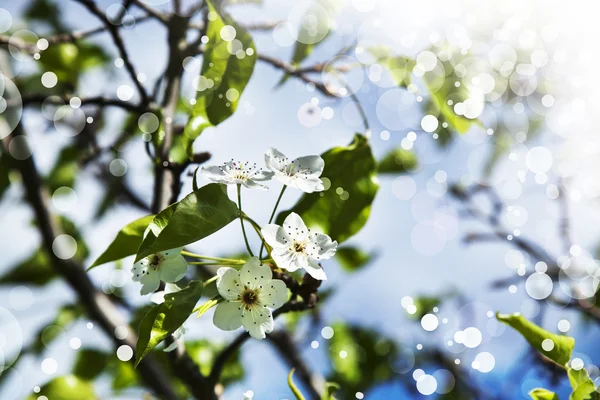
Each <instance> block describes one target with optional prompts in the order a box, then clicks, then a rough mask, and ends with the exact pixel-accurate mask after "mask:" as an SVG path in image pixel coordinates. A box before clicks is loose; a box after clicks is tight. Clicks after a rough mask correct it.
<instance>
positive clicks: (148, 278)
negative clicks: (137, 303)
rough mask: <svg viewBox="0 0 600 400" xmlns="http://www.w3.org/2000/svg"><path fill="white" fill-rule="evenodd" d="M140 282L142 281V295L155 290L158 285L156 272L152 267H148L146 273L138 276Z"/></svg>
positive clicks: (158, 280)
mask: <svg viewBox="0 0 600 400" xmlns="http://www.w3.org/2000/svg"><path fill="white" fill-rule="evenodd" d="M140 282H141V283H142V289H141V290H140V293H141V294H142V296H143V295H146V294H148V293H153V292H155V291H156V290H158V286H159V285H160V278H159V276H158V272H157V271H156V270H155V269H153V268H148V269H147V270H146V273H145V274H143V275H142V277H141V278H140Z"/></svg>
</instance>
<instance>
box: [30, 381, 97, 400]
mask: <svg viewBox="0 0 600 400" xmlns="http://www.w3.org/2000/svg"><path fill="white" fill-rule="evenodd" d="M40 396H46V397H47V398H48V399H52V400H82V399H86V400H94V399H97V398H98V397H96V394H95V393H94V386H93V385H92V383H91V382H89V381H86V380H83V379H80V378H78V377H76V376H74V375H67V376H59V377H58V378H54V379H53V380H51V381H50V382H48V383H46V384H45V385H44V386H42V387H41V390H40V392H39V393H32V394H31V395H29V397H27V400H37V399H39V398H40Z"/></svg>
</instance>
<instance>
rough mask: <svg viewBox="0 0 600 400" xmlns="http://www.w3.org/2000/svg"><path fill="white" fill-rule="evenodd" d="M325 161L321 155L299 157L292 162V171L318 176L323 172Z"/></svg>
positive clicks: (293, 172) (300, 175)
mask: <svg viewBox="0 0 600 400" xmlns="http://www.w3.org/2000/svg"><path fill="white" fill-rule="evenodd" d="M323 168H325V161H323V159H322V158H321V156H306V157H298V158H296V159H295V160H294V161H292V163H291V172H292V174H293V175H299V177H303V176H314V177H316V178H318V177H319V176H321V174H322V173H323Z"/></svg>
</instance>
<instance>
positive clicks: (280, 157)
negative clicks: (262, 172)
mask: <svg viewBox="0 0 600 400" xmlns="http://www.w3.org/2000/svg"><path fill="white" fill-rule="evenodd" d="M265 165H266V166H267V168H269V169H270V170H271V171H277V172H281V173H285V171H286V169H287V167H288V165H289V161H288V158H287V157H286V156H285V154H283V153H282V152H280V151H279V150H277V149H276V148H273V147H269V148H268V149H267V151H266V152H265Z"/></svg>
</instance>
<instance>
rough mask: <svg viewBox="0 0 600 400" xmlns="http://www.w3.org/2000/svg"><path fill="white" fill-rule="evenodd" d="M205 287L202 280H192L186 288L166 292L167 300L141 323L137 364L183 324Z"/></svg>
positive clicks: (149, 313) (136, 351) (151, 311)
mask: <svg viewBox="0 0 600 400" xmlns="http://www.w3.org/2000/svg"><path fill="white" fill-rule="evenodd" d="M203 287H204V284H203V283H202V282H200V281H192V282H190V284H189V285H188V286H187V287H186V288H185V289H182V290H180V291H178V292H173V293H167V294H165V302H164V303H162V304H157V305H156V306H154V307H152V308H151V309H150V311H149V312H148V314H146V316H145V317H144V319H143V320H142V322H141V323H140V328H139V337H138V341H137V344H136V349H135V354H136V359H135V365H136V366H137V365H138V364H139V362H140V361H141V360H142V358H144V357H145V356H146V354H148V353H149V352H150V350H152V349H153V348H155V347H156V346H157V345H158V344H159V343H160V342H162V341H163V340H164V339H165V338H166V337H167V336H169V335H170V334H172V333H173V332H175V331H176V330H177V329H178V328H179V327H180V326H181V325H183V323H184V322H185V320H186V319H188V317H189V316H190V314H191V313H192V310H193V309H194V307H195V306H196V303H197V302H198V300H199V299H200V296H202V289H203Z"/></svg>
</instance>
